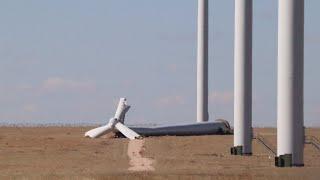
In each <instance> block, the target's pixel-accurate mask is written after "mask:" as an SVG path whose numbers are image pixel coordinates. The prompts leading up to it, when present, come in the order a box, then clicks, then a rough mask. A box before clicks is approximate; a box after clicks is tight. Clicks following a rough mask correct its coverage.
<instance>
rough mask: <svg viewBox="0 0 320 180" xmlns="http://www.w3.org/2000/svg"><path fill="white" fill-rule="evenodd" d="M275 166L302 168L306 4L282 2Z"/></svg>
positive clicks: (280, 4)
mask: <svg viewBox="0 0 320 180" xmlns="http://www.w3.org/2000/svg"><path fill="white" fill-rule="evenodd" d="M278 23H279V25H278V110H277V114H278V115H277V116H278V117H277V127H278V128H277V144H278V148H277V151H278V152H277V156H278V157H277V158H276V166H280V167H283V166H303V148H304V125H303V64H304V62H303V61H304V57H303V56H304V50H303V47H304V0H279V19H278Z"/></svg>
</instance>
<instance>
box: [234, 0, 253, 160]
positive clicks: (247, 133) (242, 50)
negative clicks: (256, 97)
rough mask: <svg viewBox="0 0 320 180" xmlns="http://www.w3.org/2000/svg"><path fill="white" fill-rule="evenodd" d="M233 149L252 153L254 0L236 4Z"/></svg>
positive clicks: (244, 0)
mask: <svg viewBox="0 0 320 180" xmlns="http://www.w3.org/2000/svg"><path fill="white" fill-rule="evenodd" d="M234 43H235V47H234V148H235V149H237V150H236V151H237V152H236V153H234V154H235V155H250V154H252V144H251V141H252V0H236V1H235V40H234Z"/></svg>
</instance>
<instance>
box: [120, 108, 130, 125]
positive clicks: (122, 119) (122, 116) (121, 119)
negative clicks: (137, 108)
mask: <svg viewBox="0 0 320 180" xmlns="http://www.w3.org/2000/svg"><path fill="white" fill-rule="evenodd" d="M130 107H131V106H128V105H127V106H126V107H125V109H124V110H123V112H122V113H121V115H120V119H119V121H120V122H121V123H122V124H124V118H125V117H126V113H127V112H128V111H129V109H130Z"/></svg>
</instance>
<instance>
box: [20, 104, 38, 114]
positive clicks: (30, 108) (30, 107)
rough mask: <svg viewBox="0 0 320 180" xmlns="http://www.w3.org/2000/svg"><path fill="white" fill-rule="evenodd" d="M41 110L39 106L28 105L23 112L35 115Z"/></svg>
mask: <svg viewBox="0 0 320 180" xmlns="http://www.w3.org/2000/svg"><path fill="white" fill-rule="evenodd" d="M38 110H39V108H38V106H37V105H36V104H26V105H24V106H23V111H25V112H29V113H34V112H37V111H38Z"/></svg>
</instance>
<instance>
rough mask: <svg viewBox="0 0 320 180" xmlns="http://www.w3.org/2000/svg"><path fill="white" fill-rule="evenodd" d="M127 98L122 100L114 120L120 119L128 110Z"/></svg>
mask: <svg viewBox="0 0 320 180" xmlns="http://www.w3.org/2000/svg"><path fill="white" fill-rule="evenodd" d="M126 101H127V100H126V98H120V101H119V104H118V107H117V111H116V114H115V115H114V118H116V119H120V117H121V115H122V114H123V111H124V110H125V109H126V106H127V103H126Z"/></svg>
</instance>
